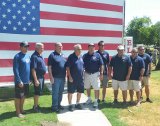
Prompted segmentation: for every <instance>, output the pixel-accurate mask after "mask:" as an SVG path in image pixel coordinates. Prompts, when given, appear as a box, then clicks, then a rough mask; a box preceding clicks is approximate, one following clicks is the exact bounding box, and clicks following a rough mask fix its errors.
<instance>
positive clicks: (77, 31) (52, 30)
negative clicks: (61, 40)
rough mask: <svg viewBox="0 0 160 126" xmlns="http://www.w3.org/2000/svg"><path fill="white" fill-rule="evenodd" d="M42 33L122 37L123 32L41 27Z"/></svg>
mask: <svg viewBox="0 0 160 126" xmlns="http://www.w3.org/2000/svg"><path fill="white" fill-rule="evenodd" d="M40 31H41V34H43V35H64V36H92V37H122V31H106V30H82V29H67V28H45V27H41V29H40Z"/></svg>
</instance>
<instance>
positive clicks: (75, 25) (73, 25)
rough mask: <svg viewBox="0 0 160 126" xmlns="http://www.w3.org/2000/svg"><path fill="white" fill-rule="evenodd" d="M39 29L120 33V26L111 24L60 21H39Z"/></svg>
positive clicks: (121, 28)
mask: <svg viewBox="0 0 160 126" xmlns="http://www.w3.org/2000/svg"><path fill="white" fill-rule="evenodd" d="M40 22H41V23H40V26H41V27H48V28H69V29H83V30H111V31H122V30H123V26H122V25H112V24H97V23H83V22H72V21H60V20H44V19H41V21H40Z"/></svg>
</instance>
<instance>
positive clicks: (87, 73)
mask: <svg viewBox="0 0 160 126" xmlns="http://www.w3.org/2000/svg"><path fill="white" fill-rule="evenodd" d="M97 72H98V71H97ZM97 72H93V73H90V72H86V73H87V74H89V75H92V74H95V73H97Z"/></svg>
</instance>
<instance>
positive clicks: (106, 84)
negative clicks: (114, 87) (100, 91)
mask: <svg viewBox="0 0 160 126" xmlns="http://www.w3.org/2000/svg"><path fill="white" fill-rule="evenodd" d="M101 84H102V87H108V77H107V75H103V80H102V81H101Z"/></svg>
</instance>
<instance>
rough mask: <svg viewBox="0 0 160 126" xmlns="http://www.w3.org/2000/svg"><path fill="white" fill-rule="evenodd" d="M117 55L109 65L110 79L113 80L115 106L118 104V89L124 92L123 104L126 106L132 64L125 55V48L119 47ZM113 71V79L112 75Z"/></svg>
mask: <svg viewBox="0 0 160 126" xmlns="http://www.w3.org/2000/svg"><path fill="white" fill-rule="evenodd" d="M117 52H118V53H117V55H115V56H113V57H112V59H111V61H110V65H109V74H108V75H109V79H111V78H112V88H113V90H114V102H113V103H114V104H116V103H118V100H117V98H118V89H119V88H120V89H121V90H122V95H123V103H124V105H125V104H126V99H127V88H128V80H129V78H130V74H131V71H132V63H131V60H130V58H129V56H127V55H125V54H124V46H123V45H119V46H118V48H117ZM112 70H113V77H111V73H112Z"/></svg>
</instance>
